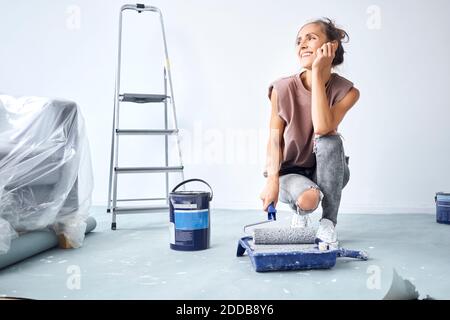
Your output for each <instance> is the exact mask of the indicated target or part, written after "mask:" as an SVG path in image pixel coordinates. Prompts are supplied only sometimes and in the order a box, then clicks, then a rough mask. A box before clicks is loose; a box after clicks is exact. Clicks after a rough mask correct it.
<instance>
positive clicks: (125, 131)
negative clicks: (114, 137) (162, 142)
mask: <svg viewBox="0 0 450 320" xmlns="http://www.w3.org/2000/svg"><path fill="white" fill-rule="evenodd" d="M116 133H117V134H120V135H155V136H161V135H163V136H164V135H166V136H168V135H172V134H177V133H178V130H144V129H143V130H141V129H116Z"/></svg>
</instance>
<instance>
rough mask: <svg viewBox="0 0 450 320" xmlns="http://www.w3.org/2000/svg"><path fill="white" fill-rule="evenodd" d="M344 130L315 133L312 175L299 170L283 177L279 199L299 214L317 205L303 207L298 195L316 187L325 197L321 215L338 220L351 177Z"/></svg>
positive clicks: (334, 220)
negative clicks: (314, 157)
mask: <svg viewBox="0 0 450 320" xmlns="http://www.w3.org/2000/svg"><path fill="white" fill-rule="evenodd" d="M341 137H342V136H341V134H340V133H337V134H334V135H324V136H316V137H315V138H314V151H313V152H314V153H315V154H316V169H315V170H314V172H313V173H312V176H311V177H307V176H304V175H300V174H286V175H283V176H281V177H280V194H279V200H280V201H281V202H284V203H287V204H289V206H290V207H291V208H292V209H293V210H295V211H296V212H297V213H299V214H308V213H311V212H313V211H314V210H316V209H317V207H316V208H314V209H312V210H307V211H306V210H303V209H301V208H299V207H298V206H297V199H298V197H299V196H300V195H301V194H302V193H303V192H304V191H306V190H308V189H310V188H314V189H317V190H319V191H320V201H322V211H323V213H322V219H323V218H326V219H329V220H331V221H333V222H334V224H336V223H337V215H338V211H339V205H340V203H341V193H342V189H344V187H345V186H346V185H347V183H348V181H349V179H350V169H349V167H348V162H349V157H348V156H346V155H345V152H344V145H343V142H342V138H341Z"/></svg>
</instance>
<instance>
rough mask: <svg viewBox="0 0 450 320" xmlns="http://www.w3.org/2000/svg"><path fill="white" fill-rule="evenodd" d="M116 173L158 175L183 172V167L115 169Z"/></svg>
mask: <svg viewBox="0 0 450 320" xmlns="http://www.w3.org/2000/svg"><path fill="white" fill-rule="evenodd" d="M114 170H115V171H116V173H156V172H178V171H183V166H177V167H115V168H114Z"/></svg>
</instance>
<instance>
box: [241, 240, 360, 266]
mask: <svg viewBox="0 0 450 320" xmlns="http://www.w3.org/2000/svg"><path fill="white" fill-rule="evenodd" d="M245 252H247V255H248V256H249V257H250V260H251V262H252V265H253V267H254V268H255V270H256V271H257V272H266V271H284V270H308V269H330V268H332V267H334V265H335V264H336V259H337V258H338V257H347V258H355V259H360V260H367V259H368V256H367V253H366V252H364V251H357V250H347V249H344V248H338V249H330V250H319V248H318V246H317V245H316V244H303V245H302V244H300V245H254V244H253V238H252V237H250V236H248V237H243V238H241V239H240V240H239V243H238V247H237V253H236V255H237V256H238V257H242V256H243V255H244V253H245Z"/></svg>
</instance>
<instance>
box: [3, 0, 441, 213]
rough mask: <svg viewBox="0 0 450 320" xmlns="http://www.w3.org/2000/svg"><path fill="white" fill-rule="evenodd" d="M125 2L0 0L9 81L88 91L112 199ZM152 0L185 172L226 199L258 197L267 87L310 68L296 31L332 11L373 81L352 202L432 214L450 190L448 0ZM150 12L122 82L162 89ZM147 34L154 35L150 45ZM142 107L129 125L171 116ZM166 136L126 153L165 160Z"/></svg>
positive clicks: (10, 85)
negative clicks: (161, 30) (162, 28)
mask: <svg viewBox="0 0 450 320" xmlns="http://www.w3.org/2000/svg"><path fill="white" fill-rule="evenodd" d="M123 3H126V1H119V0H114V1H112V0H96V1H87V0H73V1H66V0H58V1H56V0H36V1H26V0H19V1H12V0H1V2H0V39H1V50H0V92H3V93H7V94H11V95H44V96H52V97H64V98H69V99H73V100H75V101H76V102H78V104H79V105H80V106H81V109H82V112H83V114H84V117H85V119H86V123H87V128H88V135H89V139H90V144H91V151H92V157H93V167H94V174H95V189H94V195H93V201H94V204H99V205H103V204H105V201H106V196H107V182H108V165H109V152H110V139H111V120H112V107H113V89H114V73H115V61H116V47H117V23H118V11H119V7H120V6H121V5H122V4H123ZM151 4H152V5H155V6H158V7H160V8H161V10H162V11H163V14H164V16H165V23H166V28H167V38H168V44H169V54H170V56H171V63H172V72H173V79H174V89H175V99H176V103H177V109H178V117H179V125H180V127H181V129H182V131H183V134H184V135H183V137H182V143H183V150H184V157H185V165H186V177H201V178H204V179H206V180H207V181H209V182H210V183H211V184H212V186H213V188H214V191H215V200H214V203H213V205H214V206H215V207H222V208H259V207H260V200H259V199H258V195H259V192H260V190H261V188H262V187H263V184H264V182H265V181H264V179H263V178H262V174H261V172H262V168H263V164H264V161H265V159H264V157H265V156H264V151H265V150H264V149H265V143H266V141H265V139H266V137H267V133H268V119H269V107H270V104H269V100H268V98H267V96H266V93H267V86H268V84H269V83H270V82H271V81H272V80H274V79H276V78H278V77H281V76H284V75H289V74H292V73H295V72H296V71H297V70H298V68H299V66H298V64H297V60H296V57H295V54H294V41H295V35H296V32H297V29H298V28H299V27H300V26H301V25H302V24H303V23H304V22H305V21H307V20H309V19H311V18H316V17H321V16H330V17H332V18H334V19H335V20H336V22H337V24H338V25H340V26H342V27H344V29H345V30H347V31H348V33H349V34H350V43H349V44H347V45H346V47H345V48H346V50H347V54H346V56H345V59H346V61H345V63H344V65H343V66H341V67H340V68H339V70H338V72H339V73H341V74H342V75H343V76H345V77H347V78H349V79H350V80H352V81H353V82H354V83H355V85H356V86H357V87H358V88H359V89H360V91H361V99H360V101H359V103H358V105H357V106H356V107H355V108H354V109H352V110H351V111H350V113H349V114H348V115H347V117H346V118H345V119H344V122H343V123H342V124H341V126H340V131H341V133H342V134H343V136H344V137H345V150H346V153H347V154H348V155H349V156H350V167H351V180H350V182H349V184H348V186H347V187H346V189H345V191H344V194H343V198H342V210H341V211H345V212H411V211H413V212H433V206H434V200H433V197H434V194H435V192H436V191H450V170H449V163H450V147H449V141H450V139H449V138H450V130H449V121H450V120H449V119H450V111H449V110H450V109H449V102H448V89H449V84H450V81H449V80H450V62H449V56H448V52H449V48H450V46H449V42H448V41H447V40H448V30H450V20H449V19H448V17H447V14H448V12H450V2H448V1H446V0H440V1H437V0H435V1H433V2H432V5H431V4H430V2H429V1H406V0H402V1H387V0H386V1H359V0H353V1H320V2H313V1H293V0H289V1H288V0H284V1H268V0H264V1H261V0H247V1H236V0H226V1H225V0H222V1H218V0H217V1H206V0H203V1H202V0H190V1H186V0H184V1H183V0H164V1H162V0H155V1H152V2H151ZM142 17H144V18H145V16H143V15H140V16H139V19H135V20H132V21H131V20H127V21H128V22H129V23H128V24H127V25H126V26H127V29H126V30H125V34H124V39H126V41H127V42H126V43H125V45H126V48H129V49H130V50H129V51H128V53H124V59H125V62H127V65H128V67H127V69H126V70H127V71H126V72H124V82H123V84H124V87H125V91H137V92H145V91H160V88H161V85H160V84H161V83H160V82H158V81H157V80H159V78H157V77H158V76H159V75H160V73H161V69H162V59H159V55H158V54H160V53H161V51H160V50H161V46H160V38H159V34H158V33H157V32H156V31H158V29H157V27H158V25H157V24H155V23H154V22H153V20H148V21H146V20H145V19H142ZM144 30H153V31H149V32H148V34H147V33H144ZM146 36H148V40H149V41H148V42H146V43H142V45H143V47H142V49H138V45H139V42H142V41H143V40H145V39H146ZM132 48H136V49H132ZM147 62H148V63H147ZM141 74H142V75H141ZM147 76H148V77H147ZM151 79H156V80H151ZM139 108H141V109H139V110H141V111H139V116H138V118H139V119H140V120H138V121H134V120H133V119H132V118H130V117H129V114H128V115H124V119H126V120H124V121H125V122H124V125H125V124H127V125H128V126H131V125H136V126H138V127H139V126H143V125H144V124H145V123H148V124H149V125H156V124H157V123H160V122H158V121H157V116H158V115H161V113H160V112H158V111H156V110H157V107H153V106H152V109H149V108H147V109H143V108H142V106H140V107H139ZM150 110H152V111H150ZM144 115H146V116H147V118H145V117H144ZM192 137H193V139H191V138H192ZM190 142H192V143H190ZM161 147H162V145H161V144H157V143H156V142H155V141H153V140H142V139H141V140H139V142H138V144H137V145H136V144H135V145H133V144H132V143H131V142H127V143H124V149H123V150H124V154H125V156H124V157H123V158H122V160H123V161H125V163H126V164H129V165H131V164H133V162H134V163H135V164H136V163H139V164H145V163H146V161H148V162H147V163H150V164H156V161H157V160H160V159H159V158H158V155H159V157H160V156H161V150H162V149H161ZM133 150H137V152H138V153H137V156H133V155H132V151H133ZM143 180H144V182H145V183H144V182H140V181H138V180H133V181H132V180H131V179H129V180H126V181H125V180H124V183H125V184H122V186H124V187H123V188H122V192H123V193H127V194H129V195H132V194H134V195H137V196H143V194H138V193H137V192H136V190H141V191H144V189H145V188H147V189H146V190H147V191H148V192H151V190H156V189H155V188H156V187H158V188H157V189H159V190H162V188H161V187H160V186H159V183H160V181H161V180H160V179H159V180H158V179H156V178H155V177H154V176H145V177H143Z"/></svg>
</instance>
